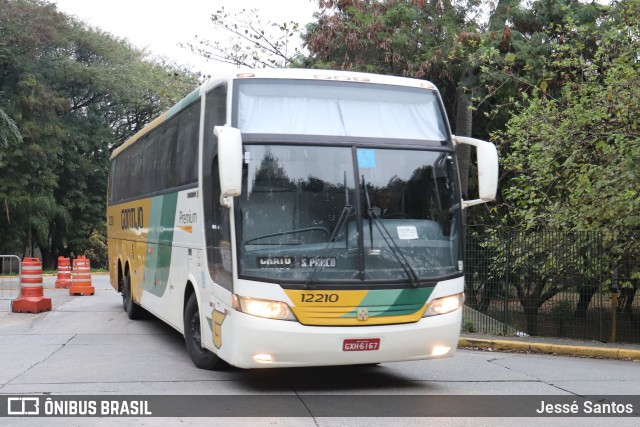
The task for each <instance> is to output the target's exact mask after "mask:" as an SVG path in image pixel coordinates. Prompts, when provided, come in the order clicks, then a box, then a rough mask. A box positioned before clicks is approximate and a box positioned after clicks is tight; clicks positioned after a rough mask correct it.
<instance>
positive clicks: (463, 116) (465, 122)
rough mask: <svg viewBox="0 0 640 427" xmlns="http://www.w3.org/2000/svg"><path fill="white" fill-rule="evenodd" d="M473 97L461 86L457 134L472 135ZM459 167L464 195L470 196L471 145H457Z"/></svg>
mask: <svg viewBox="0 0 640 427" xmlns="http://www.w3.org/2000/svg"><path fill="white" fill-rule="evenodd" d="M470 107H471V98H469V95H467V94H466V93H465V91H464V88H462V87H459V88H458V91H457V94H456V135H459V136H471V130H472V126H473V117H472V115H471V108H470ZM456 157H457V158H458V169H459V171H460V186H461V188H460V190H461V192H462V197H463V198H465V199H467V198H468V196H469V163H470V162H471V147H470V146H469V145H466V144H460V145H457V146H456Z"/></svg>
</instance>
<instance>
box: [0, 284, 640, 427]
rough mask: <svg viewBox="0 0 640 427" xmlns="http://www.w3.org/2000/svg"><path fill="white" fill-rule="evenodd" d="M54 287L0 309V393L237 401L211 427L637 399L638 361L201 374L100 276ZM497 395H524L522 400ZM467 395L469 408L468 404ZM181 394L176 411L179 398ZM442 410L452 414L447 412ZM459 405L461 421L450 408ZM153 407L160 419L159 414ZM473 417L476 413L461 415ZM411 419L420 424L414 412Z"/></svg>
mask: <svg viewBox="0 0 640 427" xmlns="http://www.w3.org/2000/svg"><path fill="white" fill-rule="evenodd" d="M54 280H55V278H46V279H45V296H47V297H50V298H52V302H53V310H52V311H50V312H44V313H39V314H26V313H9V312H6V311H4V312H0V358H1V362H0V396H4V397H7V396H43V395H50V396H53V397H55V396H60V395H65V396H66V395H74V396H78V397H79V398H84V399H87V398H89V397H91V396H114V397H116V396H121V395H127V396H131V395H137V396H165V397H167V396H169V397H170V396H175V395H178V396H185V395H192V398H193V400H194V401H195V400H197V399H199V398H204V399H205V402H206V399H207V398H211V396H214V397H215V398H218V399H232V404H231V406H233V405H234V403H233V402H237V403H236V407H235V411H238V407H240V410H244V409H246V411H247V413H250V414H251V415H252V416H249V417H247V416H236V415H238V413H237V412H233V410H234V409H233V408H232V409H231V412H230V413H229V414H231V415H233V416H232V417H227V418H224V419H220V420H218V422H220V423H223V424H224V425H232V426H253V425H275V426H282V425H286V426H289V425H295V426H323V427H324V426H327V427H328V426H363V425H366V426H369V425H372V426H377V425H385V426H387V425H389V426H390V425H429V424H432V423H435V422H437V423H438V424H439V425H445V426H446V425H474V426H475V425H478V424H479V425H492V426H502V425H509V426H511V425H514V426H515V425H517V426H522V425H544V424H549V423H552V424H553V425H576V424H577V423H578V422H579V423H580V425H601V424H602V423H603V422H605V423H607V424H608V423H611V422H612V421H614V420H612V419H610V418H609V419H604V418H594V417H593V416H592V415H588V416H587V415H584V414H583V417H582V418H579V419H577V418H573V417H563V418H535V417H534V415H535V414H532V415H531V417H529V416H528V415H527V417H526V418H509V417H491V418H487V417H484V416H483V414H482V408H481V405H483V404H487V405H496V406H500V405H503V406H504V407H505V411H506V412H505V413H508V412H509V411H508V410H507V409H509V408H508V406H509V405H511V406H513V405H521V404H525V405H527V404H529V403H531V404H533V405H534V406H536V407H537V405H539V404H540V403H541V400H544V399H546V400H547V401H553V399H555V398H569V399H575V400H576V401H577V402H579V403H580V404H581V402H582V401H584V399H585V396H586V397H588V398H591V397H598V396H599V397H605V398H608V397H610V396H613V395H626V396H631V397H634V398H635V400H638V396H640V365H639V363H638V362H634V361H625V360H610V359H596V358H577V357H565V356H552V355H542V354H526V353H510V352H499V351H488V350H483V351H478V350H468V349H459V350H458V352H457V354H456V356H455V357H453V358H450V359H442V360H432V361H415V362H398V363H384V364H380V365H376V366H362V367H333V368H304V369H269V370H240V369H234V368H229V369H227V370H224V371H218V372H214V371H203V370H199V369H197V368H195V367H194V366H193V364H192V363H191V361H190V359H189V357H188V355H187V353H186V350H185V348H184V342H183V338H182V336H181V335H180V334H179V333H178V332H176V331H175V330H173V329H172V328H170V327H168V326H166V325H165V324H163V323H162V322H160V321H159V320H157V319H155V318H150V319H146V320H141V321H132V320H129V319H128V318H127V316H126V314H125V312H124V311H123V309H122V300H121V297H120V294H118V293H116V292H115V291H114V290H113V289H112V288H111V286H110V285H109V283H108V276H105V275H96V276H93V286H94V287H95V289H96V294H95V295H93V296H74V297H72V296H69V295H68V291H67V290H63V289H55V288H53V285H52V283H53V281H54ZM494 395H495V396H504V397H497V398H495V399H493V400H492V399H488V400H486V401H483V400H482V398H483V396H484V397H486V396H494ZM247 396H250V397H255V398H256V399H257V400H256V401H254V400H251V399H248V398H247ZM425 396H426V397H431V398H430V399H429V398H426V399H425ZM443 396H445V397H446V396H449V398H448V399H449V400H442V397H443ZM509 396H525V397H526V399H529V398H530V402H529V401H527V400H526V399H525V400H524V401H521V400H518V399H516V398H513V399H512V398H510V397H509ZM234 397H237V401H236V400H234ZM280 397H282V398H284V400H283V401H282V402H279V401H278V399H279V398H280ZM478 397H480V398H481V400H480V401H479V402H477V401H475V400H474V399H475V398H478ZM181 398H182V402H183V403H184V399H185V398H184V397H181ZM272 398H273V400H270V399H272ZM416 398H418V400H416ZM187 399H189V398H187ZM359 399H364V401H365V402H366V403H367V404H365V405H364V407H365V409H362V410H355V409H354V406H353V405H356V404H361V403H362V401H361V400H359ZM170 401H171V398H169V400H168V401H167V400H165V401H163V402H165V404H166V405H168V406H167V407H163V408H160V409H162V410H166V411H168V413H169V414H170V413H171V410H170V406H171V404H170ZM167 402H169V403H167ZM213 402H214V403H216V402H217V403H220V402H221V401H220V400H214V401H213ZM279 403H282V404H283V405H285V406H286V405H292V406H291V407H293V408H294V409H295V410H293V409H292V413H291V414H289V415H287V414H286V409H285V413H284V416H283V413H282V411H281V410H280V409H278V406H277V405H278V404H279ZM243 405H244V406H243ZM260 405H263V406H260ZM264 405H266V407H264ZM269 405H273V406H271V407H270V406H269ZM402 405H412V406H410V407H408V409H407V414H409V415H411V416H410V417H402V418H397V417H398V416H400V415H403V414H402V413H401V412H400V413H399V410H398V409H397V408H401V407H402ZM421 405H424V408H420V406H421ZM447 405H448V406H450V407H451V408H453V409H451V408H449V409H447ZM474 405H475V406H474ZM478 405H480V409H478V408H477V406H478ZM634 405H635V404H634ZM367 407H368V408H369V409H366V408H367ZM474 407H476V409H473V408H474ZM385 408H386V409H385ZM389 408H396V409H389ZM455 408H461V414H462V415H465V416H464V417H459V416H457V414H455V415H454V414H453V413H452V411H455ZM465 408H466V409H468V410H469V411H470V412H471V414H469V413H467V412H465V411H462V409H465ZM469 408H471V409H469ZM162 410H161V411H160V413H163V414H164V413H165V412H163V411H162ZM252 410H253V411H254V412H252ZM474 410H476V411H478V412H479V413H478V414H477V415H475V414H473V411H474ZM196 411H197V408H196ZM367 411H369V412H367ZM429 411H433V413H439V412H438V411H441V412H442V413H443V414H444V415H446V417H439V418H432V417H429V415H428V414H429ZM633 412H634V414H636V415H637V414H638V413H640V404H638V405H636V406H634V407H633ZM416 413H419V414H420V416H414V415H416ZM490 413H491V412H490ZM194 414H195V412H194ZM376 414H378V415H376ZM219 415H220V414H216V416H219ZM253 415H256V416H253ZM476 417H482V418H476ZM637 421H638V419H637V418H635V419H633V418H624V417H620V418H615V423H616V424H618V425H637ZM0 423H1V424H2V425H60V426H69V425H92V426H93V425H96V426H102V425H105V426H107V425H153V426H156V425H211V423H212V420H211V419H210V418H201V417H189V416H185V415H184V414H183V413H181V414H180V415H179V416H175V417H170V418H167V417H165V416H164V415H163V416H161V417H149V418H144V417H138V418H135V417H128V418H95V417H93V418H65V417H63V418H29V417H18V418H6V419H5V420H0Z"/></svg>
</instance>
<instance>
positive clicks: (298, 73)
mask: <svg viewBox="0 0 640 427" xmlns="http://www.w3.org/2000/svg"><path fill="white" fill-rule="evenodd" d="M237 79H294V80H295V79H299V80H332V81H354V82H364V83H373V84H384V85H395V86H403V87H417V88H424V89H429V90H436V91H437V88H436V86H435V85H434V84H433V83H431V82H430V81H428V80H419V79H413V78H408V77H397V76H387V75H383V74H371V73H360V72H354V71H339V70H316V69H303V68H263V69H237V70H224V71H222V72H219V73H216V74H215V76H213V77H212V78H210V79H209V80H207V82H205V83H204V84H202V85H201V86H199V87H198V88H196V89H195V90H193V91H192V92H191V93H190V94H189V95H187V96H185V97H184V98H182V99H181V100H180V101H178V102H177V103H176V104H175V105H173V106H172V107H171V108H170V109H168V110H167V111H165V112H164V113H162V114H160V115H159V116H158V117H156V118H155V119H154V120H152V121H151V122H150V123H149V124H148V125H146V126H145V127H144V128H143V129H141V130H140V131H138V132H137V133H136V134H135V135H133V136H132V137H131V138H129V139H128V140H127V141H125V142H124V143H123V144H122V145H121V146H120V147H118V148H116V149H115V150H114V151H113V153H112V155H111V158H112V159H113V158H114V157H117V156H118V154H120V152H122V151H123V150H125V149H126V148H127V147H129V146H130V145H132V144H134V143H135V142H136V141H137V140H139V139H140V138H141V137H143V136H144V135H145V134H147V133H148V132H150V131H151V130H152V129H154V128H156V127H157V126H159V125H160V124H161V123H163V122H165V121H166V120H168V119H170V118H171V117H173V116H174V115H176V114H177V113H178V112H180V111H181V110H182V109H184V108H185V107H187V106H188V105H189V104H191V103H192V102H193V101H195V100H196V99H198V98H199V97H200V94H201V93H206V92H208V91H209V90H210V89H212V88H213V87H215V86H217V85H219V84H220V83H222V82H230V81H233V80H237Z"/></svg>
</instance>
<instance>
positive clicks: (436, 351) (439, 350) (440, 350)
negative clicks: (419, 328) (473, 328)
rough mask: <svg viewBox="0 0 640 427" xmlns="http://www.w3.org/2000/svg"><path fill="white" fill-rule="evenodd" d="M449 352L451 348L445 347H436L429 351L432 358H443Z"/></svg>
mask: <svg viewBox="0 0 640 427" xmlns="http://www.w3.org/2000/svg"><path fill="white" fill-rule="evenodd" d="M450 351H451V347H449V346H446V345H437V346H435V347H433V350H431V355H432V356H444V355H445V354H447V353H449V352H450Z"/></svg>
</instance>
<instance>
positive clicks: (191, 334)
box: [184, 294, 223, 370]
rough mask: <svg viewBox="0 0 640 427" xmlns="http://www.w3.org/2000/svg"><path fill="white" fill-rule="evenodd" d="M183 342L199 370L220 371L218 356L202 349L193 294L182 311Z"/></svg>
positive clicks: (197, 313)
mask: <svg viewBox="0 0 640 427" xmlns="http://www.w3.org/2000/svg"><path fill="white" fill-rule="evenodd" d="M184 341H185V344H186V346H187V352H188V353H189V357H191V361H192V362H193V364H194V365H196V366H197V367H198V368H200V369H208V370H213V369H220V368H221V367H222V366H223V361H222V359H220V358H219V357H218V356H216V355H215V354H213V353H212V352H210V351H209V350H207V349H206V348H204V347H202V330H201V328H200V310H198V300H197V299H196V295H195V294H191V295H190V296H189V300H188V301H187V306H186V307H185V309H184Z"/></svg>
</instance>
